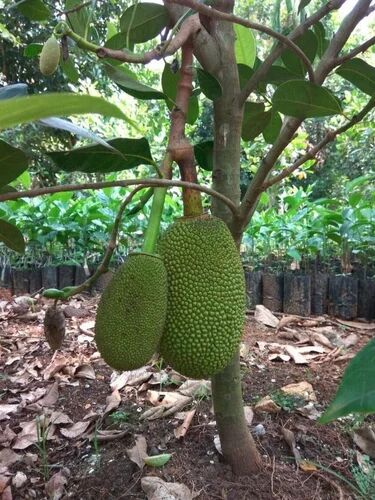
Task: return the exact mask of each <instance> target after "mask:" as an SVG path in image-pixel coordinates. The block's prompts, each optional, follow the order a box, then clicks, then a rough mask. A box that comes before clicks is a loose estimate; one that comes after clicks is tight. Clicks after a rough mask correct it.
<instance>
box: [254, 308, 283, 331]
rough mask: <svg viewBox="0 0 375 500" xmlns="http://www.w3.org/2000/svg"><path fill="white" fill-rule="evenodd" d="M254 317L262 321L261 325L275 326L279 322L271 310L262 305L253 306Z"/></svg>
mask: <svg viewBox="0 0 375 500" xmlns="http://www.w3.org/2000/svg"><path fill="white" fill-rule="evenodd" d="M254 318H255V319H256V320H257V321H259V323H263V325H266V326H271V327H272V328H276V327H277V325H278V324H279V320H278V319H277V318H276V316H274V315H273V314H272V312H271V311H270V310H269V309H267V307H264V306H263V305H257V306H255V312H254Z"/></svg>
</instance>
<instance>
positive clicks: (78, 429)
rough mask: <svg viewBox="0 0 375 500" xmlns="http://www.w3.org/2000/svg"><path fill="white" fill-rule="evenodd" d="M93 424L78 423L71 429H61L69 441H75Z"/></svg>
mask: <svg viewBox="0 0 375 500" xmlns="http://www.w3.org/2000/svg"><path fill="white" fill-rule="evenodd" d="M90 424H91V422H90V421H88V422H76V423H75V424H73V425H71V426H70V427H62V428H61V429H60V432H61V434H62V435H63V436H64V437H66V438H68V439H75V438H77V437H79V436H81V434H83V433H84V432H85V431H86V429H87V428H88V427H89V425H90Z"/></svg>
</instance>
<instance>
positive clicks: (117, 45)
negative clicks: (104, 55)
mask: <svg viewBox="0 0 375 500" xmlns="http://www.w3.org/2000/svg"><path fill="white" fill-rule="evenodd" d="M126 41H127V36H126V33H121V32H120V33H116V34H115V35H113V36H111V38H108V40H106V42H105V46H106V47H108V48H109V49H114V50H121V49H123V48H125V47H126ZM129 43H130V41H129ZM128 49H130V50H131V48H130V47H128Z"/></svg>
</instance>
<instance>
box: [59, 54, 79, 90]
mask: <svg viewBox="0 0 375 500" xmlns="http://www.w3.org/2000/svg"><path fill="white" fill-rule="evenodd" d="M60 66H61V69H62V70H63V72H64V73H65V76H66V77H67V78H68V80H69V81H70V82H72V83H78V81H79V77H80V74H79V72H78V70H77V68H76V67H75V65H74V61H73V59H72V56H71V55H70V56H69V57H68V59H66V60H65V61H64V59H63V58H61V59H60Z"/></svg>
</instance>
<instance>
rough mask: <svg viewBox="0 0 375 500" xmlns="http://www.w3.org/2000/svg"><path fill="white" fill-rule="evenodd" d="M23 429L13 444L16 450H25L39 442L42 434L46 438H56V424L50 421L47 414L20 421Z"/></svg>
mask: <svg viewBox="0 0 375 500" xmlns="http://www.w3.org/2000/svg"><path fill="white" fill-rule="evenodd" d="M19 426H20V427H21V429H22V431H21V432H19V433H18V434H17V437H16V440H15V442H14V443H13V445H12V448H13V449H14V450H24V449H26V448H28V447H29V446H32V445H33V444H35V443H37V442H38V440H39V439H40V438H41V436H44V438H45V439H46V440H51V439H54V434H55V430H56V426H55V425H53V424H50V423H49V420H48V418H47V417H46V416H45V415H42V416H41V417H37V418H35V419H33V420H31V421H30V422H20V423H19Z"/></svg>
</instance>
